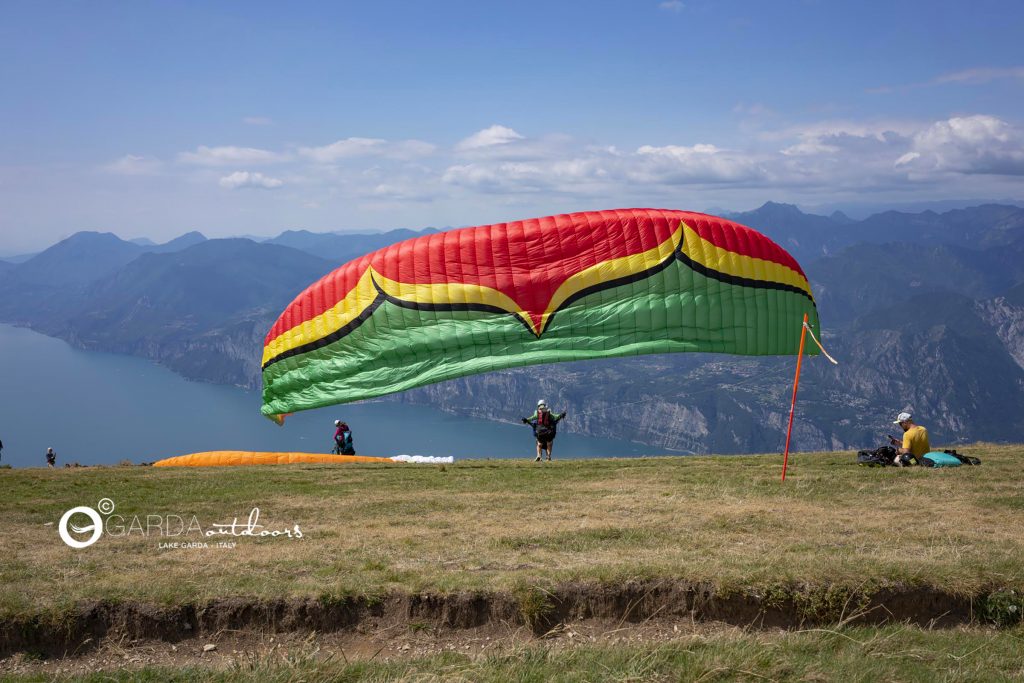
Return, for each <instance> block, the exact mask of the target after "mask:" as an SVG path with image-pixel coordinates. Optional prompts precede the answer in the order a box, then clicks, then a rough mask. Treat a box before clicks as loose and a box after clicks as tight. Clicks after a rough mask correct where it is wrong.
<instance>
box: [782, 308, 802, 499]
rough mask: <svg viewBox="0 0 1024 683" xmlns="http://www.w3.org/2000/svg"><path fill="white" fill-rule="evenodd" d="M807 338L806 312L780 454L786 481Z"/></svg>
mask: <svg viewBox="0 0 1024 683" xmlns="http://www.w3.org/2000/svg"><path fill="white" fill-rule="evenodd" d="M806 339H807V314H806V313H804V324H803V325H802V326H801V327H800V350H799V351H798V352H797V355H796V377H794V378H793V401H792V402H791V403H790V404H789V428H788V429H786V453H785V454H784V455H783V456H782V481H786V467H787V466H788V465H789V439H790V437H791V436H792V435H793V413H794V412H795V411H796V390H797V388H798V387H799V386H800V365H801V363H802V362H803V360H804V341H805V340H806Z"/></svg>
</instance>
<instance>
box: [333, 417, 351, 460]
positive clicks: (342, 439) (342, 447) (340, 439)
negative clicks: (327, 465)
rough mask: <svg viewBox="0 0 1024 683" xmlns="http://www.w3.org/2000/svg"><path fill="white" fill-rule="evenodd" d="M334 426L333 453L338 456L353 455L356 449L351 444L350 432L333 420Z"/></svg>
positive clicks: (346, 426)
mask: <svg viewBox="0 0 1024 683" xmlns="http://www.w3.org/2000/svg"><path fill="white" fill-rule="evenodd" d="M334 426H335V430H334V452H335V453H338V454H340V455H355V454H356V449H355V446H354V445H353V444H352V430H351V429H349V428H348V425H347V424H345V423H344V422H342V421H341V420H335V421H334Z"/></svg>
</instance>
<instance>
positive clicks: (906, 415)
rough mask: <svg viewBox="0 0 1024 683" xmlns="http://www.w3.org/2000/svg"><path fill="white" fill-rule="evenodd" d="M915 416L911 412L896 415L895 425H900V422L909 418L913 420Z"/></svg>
mask: <svg viewBox="0 0 1024 683" xmlns="http://www.w3.org/2000/svg"><path fill="white" fill-rule="evenodd" d="M913 419H914V416H913V415H911V414H910V413H900V414H899V415H897V416H896V420H895V421H894V422H893V424H894V425H898V424H899V423H900V422H906V421H907V420H913Z"/></svg>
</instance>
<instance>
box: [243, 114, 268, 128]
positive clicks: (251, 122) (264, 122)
mask: <svg viewBox="0 0 1024 683" xmlns="http://www.w3.org/2000/svg"><path fill="white" fill-rule="evenodd" d="M242 123H244V124H245V125H247V126H269V125H270V124H271V123H273V121H271V120H270V119H268V118H267V117H266V116H246V117H245V118H243V119H242Z"/></svg>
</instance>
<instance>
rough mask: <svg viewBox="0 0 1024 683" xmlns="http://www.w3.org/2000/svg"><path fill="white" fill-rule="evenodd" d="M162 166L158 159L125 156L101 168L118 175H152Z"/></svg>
mask: <svg viewBox="0 0 1024 683" xmlns="http://www.w3.org/2000/svg"><path fill="white" fill-rule="evenodd" d="M162 165H163V164H162V163H161V161H160V160H159V159H155V158H153V157H145V156H136V155H134V154H125V155H124V156H123V157H121V158H120V159H117V160H116V161H112V162H110V163H109V164H106V165H104V166H102V167H101V168H102V169H103V170H104V171H109V172H110V173H120V174H121V175H153V174H154V173H156V172H158V171H159V170H160V168H161V166H162Z"/></svg>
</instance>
